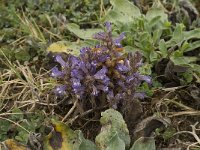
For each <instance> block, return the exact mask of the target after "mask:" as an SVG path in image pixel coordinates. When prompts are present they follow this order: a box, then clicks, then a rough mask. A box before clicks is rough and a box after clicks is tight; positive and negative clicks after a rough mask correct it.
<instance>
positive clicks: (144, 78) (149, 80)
mask: <svg viewBox="0 0 200 150" xmlns="http://www.w3.org/2000/svg"><path fill="white" fill-rule="evenodd" d="M139 79H140V80H142V81H145V82H147V83H148V84H151V83H152V82H151V77H150V76H145V75H139Z"/></svg>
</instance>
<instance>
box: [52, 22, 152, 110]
mask: <svg viewBox="0 0 200 150" xmlns="http://www.w3.org/2000/svg"><path fill="white" fill-rule="evenodd" d="M105 27H106V28H105V31H104V32H99V33H96V34H94V36H93V38H94V39H97V40H99V44H98V45H96V46H95V47H83V48H82V49H81V50H80V54H79V56H74V55H70V54H68V55H66V57H65V58H63V57H62V56H61V55H59V54H58V55H56V56H55V61H56V62H57V63H58V65H57V66H55V67H53V68H52V69H51V71H52V72H51V76H52V77H54V78H55V79H56V81H57V84H58V86H57V87H56V88H55V90H54V92H55V93H56V94H57V95H60V96H65V97H68V98H74V99H80V100H81V101H82V102H83V103H84V102H88V99H89V100H90V102H91V104H92V105H93V106H97V105H105V104H104V103H103V102H104V101H105V100H107V102H108V103H109V105H110V107H114V108H117V105H118V104H119V103H123V101H131V100H133V99H134V98H144V96H145V94H144V93H142V92H139V91H137V88H138V86H139V85H140V84H141V83H142V82H143V81H144V82H147V83H149V84H150V83H151V78H150V77H149V76H145V75H141V74H140V73H139V71H138V68H139V67H140V66H141V65H142V55H141V54H140V53H139V52H136V53H128V54H124V53H123V47H122V45H121V41H122V40H123V39H124V37H125V33H124V32H123V33H121V34H120V35H119V36H118V37H116V38H113V37H112V29H111V23H109V22H106V23H105ZM102 103H103V104H102Z"/></svg>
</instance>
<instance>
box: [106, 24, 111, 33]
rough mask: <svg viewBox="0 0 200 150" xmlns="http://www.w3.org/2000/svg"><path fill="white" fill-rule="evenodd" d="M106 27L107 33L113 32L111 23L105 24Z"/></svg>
mask: <svg viewBox="0 0 200 150" xmlns="http://www.w3.org/2000/svg"><path fill="white" fill-rule="evenodd" d="M105 26H106V29H107V32H111V31H112V28H111V23H110V22H105Z"/></svg>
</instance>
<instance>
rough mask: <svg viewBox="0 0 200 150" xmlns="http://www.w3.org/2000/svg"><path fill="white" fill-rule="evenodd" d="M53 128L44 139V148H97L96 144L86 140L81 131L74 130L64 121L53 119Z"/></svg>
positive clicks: (78, 149)
mask: <svg viewBox="0 0 200 150" xmlns="http://www.w3.org/2000/svg"><path fill="white" fill-rule="evenodd" d="M52 126H53V130H52V131H51V133H50V134H49V135H47V136H46V137H45V139H44V146H43V150H87V148H88V149H90V150H96V146H95V144H94V143H92V142H91V141H89V140H86V139H85V138H84V137H83V135H82V133H81V131H78V130H77V131H73V130H72V129H70V127H69V126H68V125H66V124H64V123H62V122H59V121H55V120H52Z"/></svg>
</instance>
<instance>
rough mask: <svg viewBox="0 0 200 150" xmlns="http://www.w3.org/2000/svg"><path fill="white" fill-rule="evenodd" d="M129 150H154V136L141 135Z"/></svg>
mask: <svg viewBox="0 0 200 150" xmlns="http://www.w3.org/2000/svg"><path fill="white" fill-rule="evenodd" d="M130 150H156V146H155V140H154V138H151V137H149V138H144V137H141V138H139V139H138V140H136V141H135V142H134V144H133V146H132V147H131V149H130Z"/></svg>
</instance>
